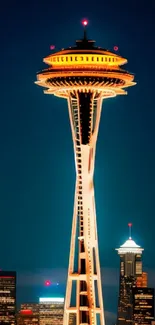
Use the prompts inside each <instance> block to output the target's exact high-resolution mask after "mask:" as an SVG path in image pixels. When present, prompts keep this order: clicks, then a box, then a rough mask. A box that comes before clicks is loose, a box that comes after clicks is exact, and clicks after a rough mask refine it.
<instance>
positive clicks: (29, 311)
mask: <svg viewBox="0 0 155 325" xmlns="http://www.w3.org/2000/svg"><path fill="white" fill-rule="evenodd" d="M20 313H21V314H22V315H32V310H31V309H23V310H21V311H20Z"/></svg>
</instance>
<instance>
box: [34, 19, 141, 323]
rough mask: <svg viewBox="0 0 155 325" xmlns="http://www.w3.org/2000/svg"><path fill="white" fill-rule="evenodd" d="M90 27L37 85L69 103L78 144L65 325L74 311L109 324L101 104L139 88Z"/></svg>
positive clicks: (51, 61)
mask: <svg viewBox="0 0 155 325" xmlns="http://www.w3.org/2000/svg"><path fill="white" fill-rule="evenodd" d="M87 23H88V22H87V20H84V21H83V26H84V36H83V39H81V40H78V41H76V44H75V46H73V47H69V48H66V49H62V50H61V51H58V52H54V53H52V54H50V55H49V56H47V57H45V58H44V59H43V61H44V62H45V63H46V64H48V66H49V67H48V68H47V69H44V70H43V71H41V72H39V73H38V74H37V81H36V84H37V85H39V86H42V87H43V88H44V93H45V94H50V95H55V96H58V97H63V98H66V99H67V102H68V110H69V119H70V124H71V131H72V138H73V146H74V155H75V166H76V185H75V198H74V210H73V222H72V232H71V244H70V257H69V267H68V279H67V287H66V298H65V306H64V325H68V324H69V321H70V316H71V314H73V313H74V314H75V317H76V325H96V324H101V325H104V324H105V320H104V308H103V297H102V285H101V273H100V263H99V252H98V237H97V226H96V211H95V198H94V186H93V175H94V164H95V151H96V140H97V135H98V129H99V122H100V115H101V109H102V101H104V100H105V99H106V98H112V97H115V96H117V95H124V94H126V91H125V88H127V87H130V86H133V85H135V82H134V81H133V80H134V76H133V75H132V74H130V73H129V72H126V71H125V70H123V69H122V68H120V66H122V65H123V64H125V63H127V60H126V59H125V58H123V57H121V56H119V55H117V54H116V53H113V52H111V51H108V50H106V49H103V48H100V47H96V46H95V41H93V40H89V39H88V38H87V35H86V25H87ZM60 144H61V143H60ZM77 247H78V249H75V248H77ZM75 260H78V268H77V269H76V265H75V264H76V263H75ZM73 294H75V298H74V299H73V301H74V305H72V304H71V297H72V296H73Z"/></svg>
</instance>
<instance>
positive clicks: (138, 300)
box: [133, 288, 154, 325]
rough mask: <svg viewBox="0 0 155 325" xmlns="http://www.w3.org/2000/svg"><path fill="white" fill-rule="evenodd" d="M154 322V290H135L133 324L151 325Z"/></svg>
mask: <svg viewBox="0 0 155 325" xmlns="http://www.w3.org/2000/svg"><path fill="white" fill-rule="evenodd" d="M153 320H154V289H151V288H133V321H134V322H133V324H134V325H151V323H152V321H153Z"/></svg>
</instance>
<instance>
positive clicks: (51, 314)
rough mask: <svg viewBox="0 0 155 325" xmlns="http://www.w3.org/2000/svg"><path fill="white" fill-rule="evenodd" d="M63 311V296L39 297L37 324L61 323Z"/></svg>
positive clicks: (53, 324) (58, 324) (60, 324)
mask: <svg viewBox="0 0 155 325" xmlns="http://www.w3.org/2000/svg"><path fill="white" fill-rule="evenodd" d="M63 313H64V298H40V299H39V324H40V325H62V324H63Z"/></svg>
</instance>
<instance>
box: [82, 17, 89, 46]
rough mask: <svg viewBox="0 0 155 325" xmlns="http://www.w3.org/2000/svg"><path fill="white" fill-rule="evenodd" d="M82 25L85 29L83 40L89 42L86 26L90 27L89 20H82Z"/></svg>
mask: <svg viewBox="0 0 155 325" xmlns="http://www.w3.org/2000/svg"><path fill="white" fill-rule="evenodd" d="M82 25H83V27H84V37H83V39H84V40H85V41H86V40H87V33H86V26H87V25H88V20H87V19H83V20H82Z"/></svg>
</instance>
